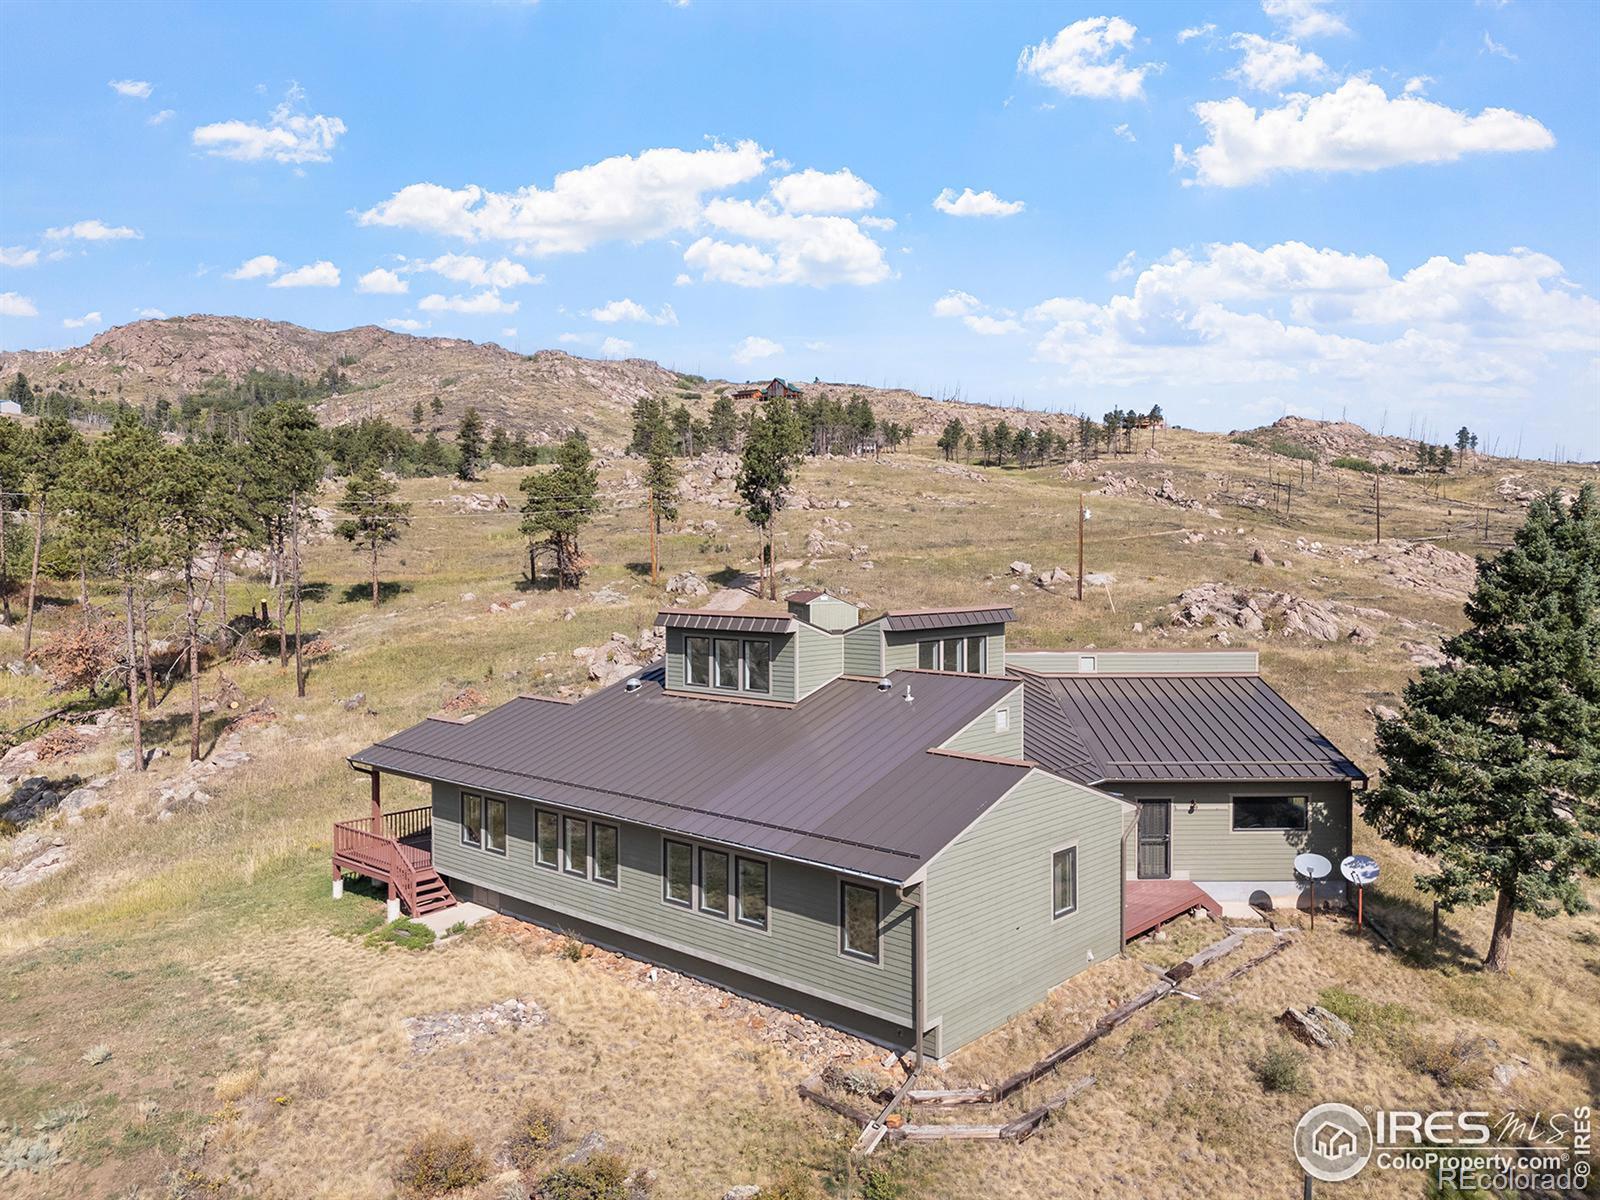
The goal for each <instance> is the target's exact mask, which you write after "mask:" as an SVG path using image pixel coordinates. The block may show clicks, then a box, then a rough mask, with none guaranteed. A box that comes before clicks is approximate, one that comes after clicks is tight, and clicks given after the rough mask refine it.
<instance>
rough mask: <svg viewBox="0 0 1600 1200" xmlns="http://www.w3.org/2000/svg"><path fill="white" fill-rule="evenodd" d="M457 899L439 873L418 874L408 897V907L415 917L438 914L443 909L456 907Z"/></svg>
mask: <svg viewBox="0 0 1600 1200" xmlns="http://www.w3.org/2000/svg"><path fill="white" fill-rule="evenodd" d="M455 903H456V898H455V896H454V895H452V894H451V892H450V888H449V886H448V885H447V884H446V883H445V881H444V880H443V879H442V878H440V876H439V873H438V872H437V871H431V870H430V871H427V872H425V873H424V872H418V873H417V876H416V879H415V882H414V884H413V886H412V889H411V895H410V896H409V897H407V907H408V908H410V909H411V915H412V916H414V917H420V916H424V915H425V914H427V913H431V912H438V911H439V910H440V909H443V908H451V907H453V906H454V905H455Z"/></svg>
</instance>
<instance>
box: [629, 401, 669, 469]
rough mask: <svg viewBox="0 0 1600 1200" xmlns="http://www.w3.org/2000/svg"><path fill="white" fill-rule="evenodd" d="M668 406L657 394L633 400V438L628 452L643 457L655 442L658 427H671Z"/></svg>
mask: <svg viewBox="0 0 1600 1200" xmlns="http://www.w3.org/2000/svg"><path fill="white" fill-rule="evenodd" d="M670 428H671V426H670V423H669V421H668V419H667V406H666V404H665V403H663V402H662V401H661V400H660V399H658V398H657V397H655V396H640V397H639V398H638V399H637V400H635V401H634V402H633V440H632V441H630V442H629V443H628V453H629V454H637V455H638V456H639V457H641V458H643V457H645V456H646V455H648V454H649V453H650V447H651V446H652V445H654V444H655V438H656V431H657V430H658V429H670Z"/></svg>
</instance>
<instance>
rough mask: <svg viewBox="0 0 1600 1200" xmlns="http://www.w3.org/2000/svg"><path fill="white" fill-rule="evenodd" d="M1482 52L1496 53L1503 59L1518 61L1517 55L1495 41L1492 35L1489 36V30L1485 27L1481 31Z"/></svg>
mask: <svg viewBox="0 0 1600 1200" xmlns="http://www.w3.org/2000/svg"><path fill="white" fill-rule="evenodd" d="M1482 53H1484V54H1496V55H1499V56H1500V57H1501V58H1504V59H1506V60H1508V61H1510V62H1516V61H1518V60H1517V56H1516V55H1515V54H1513V53H1511V51H1510V50H1508V49H1506V48H1505V47H1504V46H1502V45H1501V44H1500V43H1499V42H1497V41H1495V40H1494V39H1493V38H1492V37H1490V36H1489V31H1488V30H1487V29H1486V30H1484V31H1483V50H1482Z"/></svg>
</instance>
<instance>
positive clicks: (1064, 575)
mask: <svg viewBox="0 0 1600 1200" xmlns="http://www.w3.org/2000/svg"><path fill="white" fill-rule="evenodd" d="M1034 582H1035V583H1037V584H1038V585H1039V586H1040V587H1042V588H1048V587H1056V586H1057V585H1059V584H1065V583H1071V582H1072V575H1071V574H1070V573H1069V572H1067V571H1065V570H1063V569H1062V568H1060V567H1052V568H1051V569H1050V570H1048V571H1044V572H1041V573H1040V575H1039V576H1038V577H1037V578H1036V579H1035V580H1034Z"/></svg>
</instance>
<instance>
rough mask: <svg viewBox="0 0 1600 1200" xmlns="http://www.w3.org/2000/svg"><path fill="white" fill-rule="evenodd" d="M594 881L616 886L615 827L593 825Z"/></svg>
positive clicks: (596, 823) (597, 823)
mask: <svg viewBox="0 0 1600 1200" xmlns="http://www.w3.org/2000/svg"><path fill="white" fill-rule="evenodd" d="M594 881H595V882H596V883H609V884H610V885H611V886H612V887H616V886H617V827H616V826H615V825H601V824H600V823H599V822H598V821H597V822H595V826H594Z"/></svg>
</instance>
